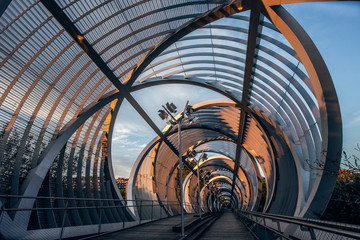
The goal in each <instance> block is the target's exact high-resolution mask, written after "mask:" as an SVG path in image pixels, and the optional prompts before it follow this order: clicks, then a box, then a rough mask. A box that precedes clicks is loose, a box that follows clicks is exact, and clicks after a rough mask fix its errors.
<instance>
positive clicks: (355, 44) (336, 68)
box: [112, 2, 360, 177]
mask: <svg viewBox="0 0 360 240" xmlns="http://www.w3.org/2000/svg"><path fill="white" fill-rule="evenodd" d="M284 7H285V8H286V9H287V10H288V11H289V12H290V13H291V14H292V15H293V16H294V17H295V18H296V19H297V20H298V21H299V23H300V24H301V25H302V26H303V27H304V29H305V30H306V31H307V33H308V34H309V35H310V37H311V38H312V40H313V41H314V43H315V45H316V46H317V47H318V49H319V51H320V53H321V54H322V56H323V58H324V60H325V63H326V64H327V66H328V68H329V71H330V74H331V76H332V78H333V82H334V84H335V88H336V91H337V94H338V98H339V102H340V108H341V113H342V120H343V146H344V150H345V151H347V152H348V153H350V154H353V153H355V151H354V148H355V147H356V144H360V136H359V135H360V107H359V105H360V92H359V89H360V79H359V73H358V71H357V69H359V68H360V61H359V55H360V2H319V3H316V2H315V3H300V4H289V5H284ZM160 93H161V94H160ZM133 96H134V97H135V99H136V100H137V101H138V102H139V103H140V104H141V105H142V106H143V107H144V110H145V111H146V112H147V113H148V115H149V116H150V117H151V118H152V120H153V121H154V122H155V123H156V124H157V126H158V127H159V128H160V129H162V128H163V127H165V122H164V121H162V120H161V119H160V118H159V117H158V116H157V110H158V109H160V108H161V105H162V104H164V103H166V102H167V101H170V102H174V103H175V105H177V106H178V108H179V109H180V108H182V107H183V106H184V104H185V101H186V100H187V99H188V100H190V104H195V103H198V102H201V101H205V100H209V99H217V98H223V97H222V96H221V95H219V94H216V93H214V92H210V91H209V90H206V89H202V88H199V87H193V86H192V87H189V86H185V85H181V86H180V85H173V86H172V89H171V90H170V91H169V88H167V87H166V86H159V87H154V88H150V89H147V90H142V91H138V92H135V93H134V95H133ZM116 122H117V123H116V125H115V129H114V138H113V145H112V146H113V147H112V150H113V154H112V156H113V163H114V171H115V176H123V177H128V176H129V174H130V171H131V167H132V165H133V163H134V162H135V160H136V158H137V156H138V154H139V153H140V152H141V150H142V149H143V148H144V146H146V144H147V143H148V142H149V141H150V140H151V139H152V138H154V137H155V136H156V135H155V133H154V132H153V131H152V129H151V128H150V127H149V126H148V125H147V124H146V123H145V122H144V120H143V119H142V118H141V117H140V116H139V115H138V114H137V113H136V111H135V110H134V109H133V108H132V107H131V106H130V105H129V104H128V103H127V102H124V103H123V105H122V107H121V109H120V112H119V115H118V117H117V121H116ZM358 155H359V154H358Z"/></svg>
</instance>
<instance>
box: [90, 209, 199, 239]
mask: <svg viewBox="0 0 360 240" xmlns="http://www.w3.org/2000/svg"><path fill="white" fill-rule="evenodd" d="M193 216H194V214H185V215H184V221H185V223H186V222H189V221H191V220H192V219H193ZM179 223H180V216H175V217H169V218H164V219H161V220H158V221H154V222H149V223H145V224H142V225H140V226H136V227H133V228H129V229H125V230H121V231H118V232H114V233H111V234H106V235H103V236H99V237H95V238H93V239H101V240H110V239H152V240H153V239H167V240H168V239H179V238H181V233H177V232H173V230H172V227H173V226H175V225H177V224H179Z"/></svg>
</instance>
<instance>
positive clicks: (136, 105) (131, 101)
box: [126, 94, 197, 176]
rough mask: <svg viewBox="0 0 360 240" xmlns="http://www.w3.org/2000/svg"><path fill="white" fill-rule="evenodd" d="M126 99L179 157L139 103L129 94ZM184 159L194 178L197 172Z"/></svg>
mask: <svg viewBox="0 0 360 240" xmlns="http://www.w3.org/2000/svg"><path fill="white" fill-rule="evenodd" d="M126 99H127V100H128V101H129V103H130V104H131V105H132V106H133V108H135V110H136V111H137V112H138V113H139V114H140V116H141V117H142V118H143V119H144V120H145V121H146V123H147V124H149V126H150V127H151V128H152V129H153V130H154V132H155V133H156V134H157V135H158V136H159V137H160V138H161V140H162V141H163V142H164V143H165V144H166V145H167V146H168V147H169V148H170V149H171V151H173V153H174V154H175V155H177V156H178V155H179V151H178V150H177V149H176V147H175V146H174V145H173V144H172V143H171V142H170V141H169V139H167V137H166V136H164V134H163V133H162V132H161V130H160V129H159V128H158V127H157V126H156V124H155V123H154V122H153V121H152V120H151V118H150V117H149V115H147V114H146V112H145V111H144V109H143V108H142V107H141V106H140V105H139V103H138V102H137V101H136V100H135V99H134V98H133V96H131V94H127V95H126ZM185 159H186V158H184V157H183V158H182V161H183V163H184V164H185V166H186V167H188V168H189V169H190V170H191V171H192V172H193V173H194V174H195V175H196V176H197V172H196V171H195V170H194V169H193V168H192V166H191V165H190V164H189V163H188V162H187V161H185Z"/></svg>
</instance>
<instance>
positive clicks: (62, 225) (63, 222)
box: [59, 200, 69, 240]
mask: <svg viewBox="0 0 360 240" xmlns="http://www.w3.org/2000/svg"><path fill="white" fill-rule="evenodd" d="M68 204H69V200H67V202H66V204H65V212H64V217H63V220H62V223H61V230H60V236H59V239H60V240H61V239H62V235H63V232H64V225H65V221H66V214H67V208H68Z"/></svg>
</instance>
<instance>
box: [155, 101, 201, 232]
mask: <svg viewBox="0 0 360 240" xmlns="http://www.w3.org/2000/svg"><path fill="white" fill-rule="evenodd" d="M165 105H166V107H165V106H164V105H162V107H163V109H164V110H162V109H160V110H159V111H158V113H159V117H160V118H161V119H162V120H165V119H166V121H167V123H168V124H171V125H172V126H175V125H177V126H178V141H179V167H180V206H181V236H184V235H185V231H184V192H183V186H182V184H183V177H182V169H183V164H182V153H181V122H182V120H183V119H184V118H185V116H187V117H189V116H190V115H191V114H192V113H193V111H194V110H193V108H192V106H191V105H189V101H186V104H185V107H184V110H183V111H182V112H180V114H179V115H180V116H179V117H178V119H176V118H175V117H174V116H173V115H172V114H171V113H176V109H177V107H176V106H175V104H173V103H168V102H167V103H166V104H165ZM169 116H170V118H171V119H169Z"/></svg>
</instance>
